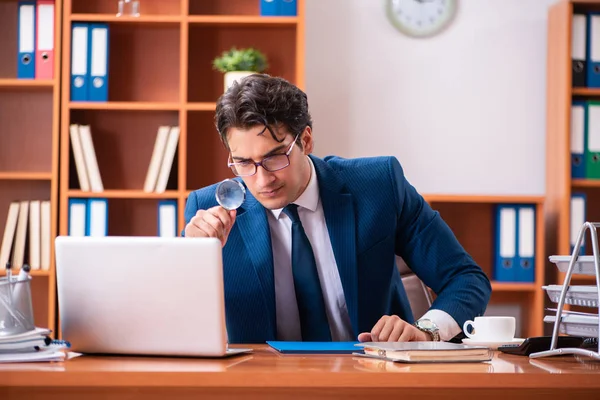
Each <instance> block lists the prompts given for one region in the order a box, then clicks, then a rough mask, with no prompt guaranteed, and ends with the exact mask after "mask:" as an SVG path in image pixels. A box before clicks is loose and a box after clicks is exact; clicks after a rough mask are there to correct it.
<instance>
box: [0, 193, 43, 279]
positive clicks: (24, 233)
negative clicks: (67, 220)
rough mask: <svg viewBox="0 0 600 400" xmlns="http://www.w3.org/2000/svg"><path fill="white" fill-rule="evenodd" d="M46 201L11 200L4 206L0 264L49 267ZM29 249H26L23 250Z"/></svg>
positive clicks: (1, 266) (35, 268)
mask: <svg viewBox="0 0 600 400" xmlns="http://www.w3.org/2000/svg"><path fill="white" fill-rule="evenodd" d="M50 221H51V215H50V201H48V200H31V201H29V200H23V201H13V202H11V203H10V205H9V206H8V215H7V217H6V225H5V226H4V235H3V237H2V246H1V247H0V268H5V267H6V263H7V262H9V261H10V262H11V265H12V267H13V268H21V267H23V265H24V264H29V266H30V267H31V269H32V270H39V269H41V270H48V269H50V245H51V241H52V237H51V236H52V234H51V228H50ZM27 250H29V251H27Z"/></svg>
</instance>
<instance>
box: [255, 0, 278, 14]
mask: <svg viewBox="0 0 600 400" xmlns="http://www.w3.org/2000/svg"><path fill="white" fill-rule="evenodd" d="M259 1H260V15H261V16H263V17H272V16H276V15H279V4H278V1H279V0H259Z"/></svg>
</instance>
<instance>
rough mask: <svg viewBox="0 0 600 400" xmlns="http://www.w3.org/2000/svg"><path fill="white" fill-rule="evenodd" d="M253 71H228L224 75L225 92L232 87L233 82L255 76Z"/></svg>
mask: <svg viewBox="0 0 600 400" xmlns="http://www.w3.org/2000/svg"><path fill="white" fill-rule="evenodd" d="M255 73H256V72H253V71H230V72H226V73H225V91H227V89H229V88H230V87H231V85H233V83H234V82H236V81H239V80H240V79H242V78H245V77H247V76H248V75H252V74H255Z"/></svg>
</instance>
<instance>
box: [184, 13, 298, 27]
mask: <svg viewBox="0 0 600 400" xmlns="http://www.w3.org/2000/svg"><path fill="white" fill-rule="evenodd" d="M187 21H188V22H189V23H190V24H203V25H230V26H239V25H253V26H262V27H268V26H282V25H285V26H293V25H296V24H298V17H261V16H254V15H190V16H188V17H187Z"/></svg>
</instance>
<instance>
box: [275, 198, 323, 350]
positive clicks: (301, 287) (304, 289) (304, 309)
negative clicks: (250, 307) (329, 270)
mask: <svg viewBox="0 0 600 400" xmlns="http://www.w3.org/2000/svg"><path fill="white" fill-rule="evenodd" d="M283 212H284V213H285V214H286V215H287V216H288V217H290V219H291V220H292V274H293V276H294V288H295V290H296V301H297V303H298V312H299V314H300V328H301V331H302V340H303V341H306V342H328V341H331V332H330V331H329V323H328V322H327V314H326V313H325V301H324V300H323V292H322V291H321V283H320V281H319V274H318V273H317V263H316V262H315V256H314V254H313V251H312V246H311V245H310V242H309V241H308V237H307V236H306V233H305V232H304V228H303V227H302V222H300V218H299V217H298V206H297V205H296V204H289V205H287V206H286V207H285V208H284V209H283Z"/></svg>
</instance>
